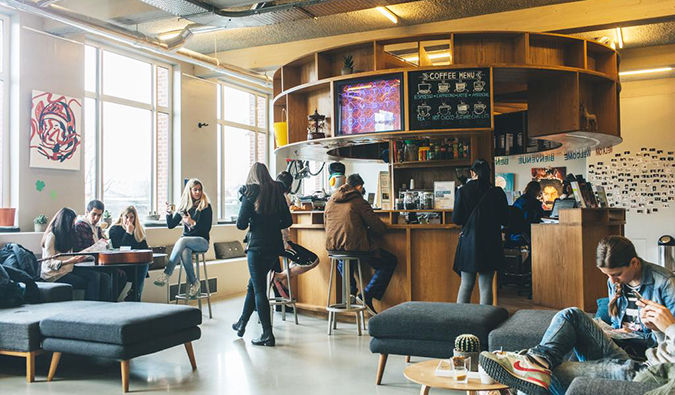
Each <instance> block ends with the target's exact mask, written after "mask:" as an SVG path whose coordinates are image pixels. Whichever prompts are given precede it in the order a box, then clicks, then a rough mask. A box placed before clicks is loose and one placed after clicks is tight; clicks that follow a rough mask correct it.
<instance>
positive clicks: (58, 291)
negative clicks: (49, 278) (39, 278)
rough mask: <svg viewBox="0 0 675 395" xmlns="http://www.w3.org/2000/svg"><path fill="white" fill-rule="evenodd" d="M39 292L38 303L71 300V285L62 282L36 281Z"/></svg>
mask: <svg viewBox="0 0 675 395" xmlns="http://www.w3.org/2000/svg"><path fill="white" fill-rule="evenodd" d="M36 284H37V287H38V291H39V292H40V303H53V302H65V301H68V300H73V286H72V285H70V284H62V283H48V282H38V283H36Z"/></svg>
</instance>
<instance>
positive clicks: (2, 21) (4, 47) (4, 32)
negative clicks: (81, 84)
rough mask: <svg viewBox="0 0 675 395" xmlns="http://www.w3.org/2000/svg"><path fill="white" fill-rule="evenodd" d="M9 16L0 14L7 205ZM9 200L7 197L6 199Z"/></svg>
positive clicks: (1, 178) (0, 118)
mask: <svg viewBox="0 0 675 395" xmlns="http://www.w3.org/2000/svg"><path fill="white" fill-rule="evenodd" d="M8 53H9V18H8V17H6V16H4V15H0V147H2V148H1V149H0V204H2V205H3V207H9V206H7V205H6V204H8V203H9V202H8V201H5V198H6V197H7V196H5V194H4V193H3V192H4V191H5V180H6V179H7V175H8V174H7V173H8V170H9V168H8V166H7V163H8V162H9V160H8V159H9V158H8V154H9V144H6V143H7V138H6V137H7V134H6V132H7V130H8V129H7V125H8V124H7V115H8V111H7V110H8V108H9V100H7V98H8V97H9V56H8ZM7 200H9V199H7Z"/></svg>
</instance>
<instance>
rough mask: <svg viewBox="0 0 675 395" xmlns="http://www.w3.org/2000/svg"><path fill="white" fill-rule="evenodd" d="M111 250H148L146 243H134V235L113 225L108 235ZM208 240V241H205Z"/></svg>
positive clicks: (143, 241)
mask: <svg viewBox="0 0 675 395" xmlns="http://www.w3.org/2000/svg"><path fill="white" fill-rule="evenodd" d="M108 236H110V241H111V242H112V246H113V248H120V247H131V249H132V250H148V249H149V248H148V242H147V240H145V239H143V240H142V241H141V242H140V243H139V242H138V241H136V238H135V237H134V235H130V234H129V233H127V231H126V230H124V227H123V226H122V225H115V226H113V227H112V228H110V232H109V233H108ZM207 240H208V239H207Z"/></svg>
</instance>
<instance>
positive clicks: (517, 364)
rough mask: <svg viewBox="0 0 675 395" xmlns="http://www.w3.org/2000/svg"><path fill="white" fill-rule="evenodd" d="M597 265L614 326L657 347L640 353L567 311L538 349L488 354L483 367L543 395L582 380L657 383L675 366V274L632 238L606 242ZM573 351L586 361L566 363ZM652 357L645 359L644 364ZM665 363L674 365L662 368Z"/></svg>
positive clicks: (557, 317) (581, 315) (580, 315)
mask: <svg viewBox="0 0 675 395" xmlns="http://www.w3.org/2000/svg"><path fill="white" fill-rule="evenodd" d="M596 266H597V267H598V269H600V270H601V271H602V272H603V273H604V274H606V275H607V277H608V280H607V285H608V287H609V295H610V298H611V301H610V302H609V311H610V314H611V319H612V326H613V327H614V328H615V329H618V328H622V330H623V331H622V333H623V334H625V333H638V334H640V335H641V336H644V339H645V340H647V341H646V342H645V344H646V345H647V346H648V347H650V348H648V349H646V351H645V352H644V354H643V355H642V356H639V358H635V356H633V355H631V354H630V353H629V352H627V350H625V349H623V348H622V347H620V346H621V342H619V341H617V340H615V339H612V336H611V334H612V331H610V332H609V333H608V332H607V331H604V330H603V329H602V328H601V327H600V326H599V325H598V324H597V323H596V322H595V321H593V319H592V318H591V317H589V316H588V315H587V314H586V313H585V312H583V311H582V310H580V309H578V308H576V307H574V308H567V309H564V310H561V311H560V312H558V313H557V314H556V315H555V317H553V320H552V321H551V324H550V325H549V327H548V330H547V331H546V333H545V334H544V337H543V338H542V340H541V341H540V343H539V345H538V346H536V347H534V348H531V349H529V350H525V351H521V352H518V353H514V352H494V353H489V352H483V353H482V354H481V355H480V365H481V366H482V367H483V369H485V371H486V372H487V373H488V375H490V376H491V377H492V378H494V379H495V380H497V381H499V382H501V383H503V384H505V385H508V386H509V387H511V388H514V389H517V390H519V391H522V392H524V393H527V394H542V395H544V394H548V393H549V392H550V393H553V394H564V393H565V392H566V391H567V388H568V387H569V385H570V384H571V383H572V381H573V380H574V378H576V377H582V376H583V377H593V378H606V379H613V380H635V381H645V380H643V379H647V378H648V379H649V381H652V382H653V381H654V376H660V378H663V376H662V375H663V374H664V373H667V372H672V371H673V370H674V369H675V365H673V362H675V317H673V310H674V309H675V274H673V273H672V272H670V271H669V270H667V269H665V268H663V267H661V266H657V265H654V264H652V263H649V262H646V261H644V260H642V259H640V258H639V257H638V255H637V253H636V252H635V247H634V246H633V243H631V241H630V240H628V239H626V238H625V237H621V236H608V237H606V238H604V239H602V240H601V241H600V243H599V245H598V249H597V255H596ZM570 351H574V352H575V354H576V356H577V359H578V361H579V362H576V361H574V362H573V361H565V358H564V356H565V355H567V354H568V353H569V352H570ZM645 357H646V360H647V362H646V363H643V362H639V361H638V360H644V359H645ZM663 363H668V365H669V366H663V367H659V366H658V364H663ZM649 366H652V368H649V371H644V372H641V371H643V370H644V369H646V368H648V367H649ZM652 369H653V370H652ZM671 374H672V373H671ZM671 378H672V377H671ZM670 385H671V387H670V388H671V389H672V384H670ZM658 393H666V392H658ZM667 393H671V392H667Z"/></svg>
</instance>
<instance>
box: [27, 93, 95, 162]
mask: <svg viewBox="0 0 675 395" xmlns="http://www.w3.org/2000/svg"><path fill="white" fill-rule="evenodd" d="M83 127H84V125H83V124H82V104H81V100H79V99H75V98H72V97H68V96H65V95H60V94H56V93H49V92H42V91H38V90H34V91H33V96H32V107H31V117H30V167H37V168H44V169H57V170H80V158H81V151H82V133H81V129H82V128H83Z"/></svg>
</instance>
